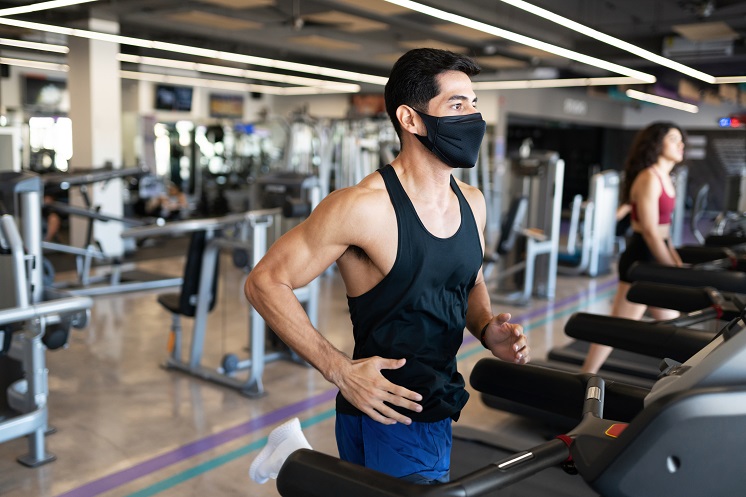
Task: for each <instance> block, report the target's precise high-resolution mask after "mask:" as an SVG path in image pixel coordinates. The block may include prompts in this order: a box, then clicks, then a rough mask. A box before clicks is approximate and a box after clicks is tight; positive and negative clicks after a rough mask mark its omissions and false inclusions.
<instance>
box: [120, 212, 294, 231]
mask: <svg viewBox="0 0 746 497" xmlns="http://www.w3.org/2000/svg"><path fill="white" fill-rule="evenodd" d="M281 214H282V209H281V208H280V207H276V208H272V209H257V210H253V211H246V212H243V213H240V214H229V215H227V216H222V217H213V218H205V219H185V220H183V221H172V222H168V223H166V224H164V225H162V226H158V225H154V226H138V227H135V228H130V229H127V230H124V231H123V232H122V238H146V237H150V236H167V235H183V234H187V233H192V232H195V231H211V230H218V229H221V228H225V227H227V226H231V225H233V224H237V223H246V222H248V223H251V224H254V223H261V222H264V223H268V225H269V224H271V223H272V219H273V218H274V216H277V215H281Z"/></svg>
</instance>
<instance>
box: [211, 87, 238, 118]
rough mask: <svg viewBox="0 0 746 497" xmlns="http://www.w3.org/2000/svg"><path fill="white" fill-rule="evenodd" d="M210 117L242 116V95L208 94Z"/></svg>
mask: <svg viewBox="0 0 746 497" xmlns="http://www.w3.org/2000/svg"><path fill="white" fill-rule="evenodd" d="M210 117H223V118H232V119H242V118H243V96H242V95H221V94H217V93H211V94H210Z"/></svg>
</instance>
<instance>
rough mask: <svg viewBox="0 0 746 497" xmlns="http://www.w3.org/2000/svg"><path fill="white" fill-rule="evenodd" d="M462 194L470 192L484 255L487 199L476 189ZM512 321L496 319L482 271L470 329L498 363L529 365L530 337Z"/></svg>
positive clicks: (504, 317) (473, 296)
mask: <svg viewBox="0 0 746 497" xmlns="http://www.w3.org/2000/svg"><path fill="white" fill-rule="evenodd" d="M462 190H464V191H466V192H468V194H467V199H468V200H469V205H470V206H471V209H472V212H473V213H474V218H475V220H476V222H477V227H478V229H479V232H480V239H481V243H482V253H484V237H483V236H482V235H481V233H484V229H485V226H486V225H487V221H486V219H487V217H486V212H487V209H486V206H485V202H484V196H483V195H482V192H481V191H479V190H478V189H476V188H472V187H467V188H462ZM510 317H511V316H510V314H508V313H501V314H498V315H496V316H495V315H494V314H493V313H492V303H491V302H490V294H489V291H488V290H487V284H486V283H485V281H484V275H483V274H482V270H481V269H480V270H479V274H478V275H477V279H476V282H475V283H474V288H472V289H471V292H470V293H469V303H468V307H467V312H466V328H467V329H468V330H469V332H471V334H472V335H474V336H475V337H477V339H478V340H480V341H481V342H482V345H484V346H485V347H486V348H487V349H489V350H490V352H492V355H494V356H495V357H497V358H498V359H502V360H504V361H510V362H516V363H519V364H525V363H527V362H528V361H529V346H528V342H527V341H526V335H524V334H523V327H522V326H521V325H519V324H513V323H509V322H508V321H510Z"/></svg>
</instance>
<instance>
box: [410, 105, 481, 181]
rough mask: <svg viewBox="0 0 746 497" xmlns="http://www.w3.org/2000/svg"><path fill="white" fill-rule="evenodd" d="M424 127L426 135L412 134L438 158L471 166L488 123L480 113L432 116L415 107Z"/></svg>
mask: <svg viewBox="0 0 746 497" xmlns="http://www.w3.org/2000/svg"><path fill="white" fill-rule="evenodd" d="M415 111H416V112H417V114H419V115H420V117H421V118H422V121H423V122H424V123H425V127H426V128H427V136H420V135H414V136H416V137H417V139H418V140H420V142H422V144H423V145H424V146H425V147H426V148H427V149H428V150H430V151H431V152H432V153H434V154H435V155H436V156H438V158H439V159H440V160H442V161H443V162H445V163H446V164H448V165H449V166H451V167H464V168H469V167H474V166H475V165H476V164H477V157H478V156H479V147H480V146H481V145H482V139H483V138H484V132H485V131H486V130H487V123H486V122H484V120H483V119H482V114H480V113H479V112H477V113H475V114H468V115H465V116H443V117H435V116H431V115H428V114H424V113H422V112H420V111H418V110H416V109H415Z"/></svg>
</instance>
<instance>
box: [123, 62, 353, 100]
mask: <svg viewBox="0 0 746 497" xmlns="http://www.w3.org/2000/svg"><path fill="white" fill-rule="evenodd" d="M117 59H118V60H119V61H120V62H130V63H133V64H140V65H146V66H157V67H170V68H173V69H184V70H188V71H198V72H205V73H211V74H222V75H224V76H234V77H237V78H247V79H259V80H263V81H274V82H276V83H286V84H291V85H300V86H318V87H323V88H329V89H336V90H340V91H343V92H352V93H356V92H359V91H360V85H355V84H351V83H339V82H335V81H327V80H323V79H314V78H304V77H301V76H289V75H286V74H276V73H269V72H263V71H252V70H249V69H241V68H238V67H226V66H217V65H212V64H201V63H198V62H188V61H184V60H174V59H162V58H158V57H144V56H140V55H131V54H122V53H120V54H119V55H117Z"/></svg>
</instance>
